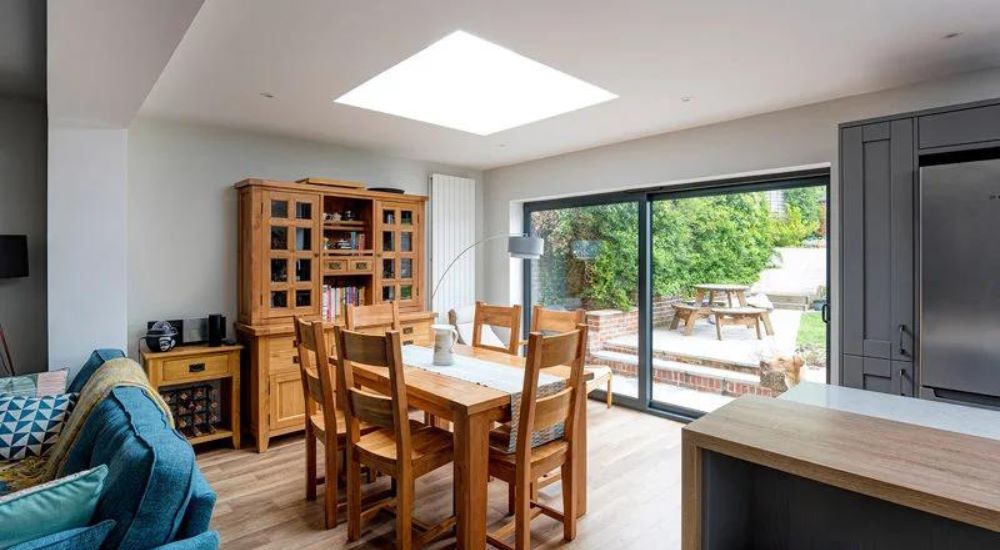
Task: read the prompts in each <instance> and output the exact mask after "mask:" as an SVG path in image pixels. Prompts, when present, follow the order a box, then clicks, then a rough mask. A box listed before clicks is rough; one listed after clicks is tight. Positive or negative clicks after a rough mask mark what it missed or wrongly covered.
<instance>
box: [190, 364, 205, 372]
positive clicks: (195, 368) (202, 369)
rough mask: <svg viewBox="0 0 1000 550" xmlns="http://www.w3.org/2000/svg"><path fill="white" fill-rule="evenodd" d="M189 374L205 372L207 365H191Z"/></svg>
mask: <svg viewBox="0 0 1000 550" xmlns="http://www.w3.org/2000/svg"><path fill="white" fill-rule="evenodd" d="M188 372H205V363H191V364H190V365H188Z"/></svg>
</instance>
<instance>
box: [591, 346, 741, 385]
mask: <svg viewBox="0 0 1000 550" xmlns="http://www.w3.org/2000/svg"><path fill="white" fill-rule="evenodd" d="M600 360H604V361H612V362H615V363H624V364H629V365H635V366H638V364H639V358H638V357H637V356H635V355H629V354H627V353H618V352H614V351H599V352H597V353H594V354H593V360H592V361H593V362H599V361H600ZM653 370H654V371H655V370H664V371H671V372H679V373H684V374H690V375H694V376H702V377H705V378H715V379H718V380H728V381H732V382H740V383H743V384H758V383H760V376H758V375H755V374H749V373H745V372H737V371H732V370H728V369H720V368H715V367H705V366H701V365H691V364H689V363H680V362H678V361H667V360H663V359H655V358H654V359H653ZM653 377H654V378H655V377H656V374H655V373H654V375H653Z"/></svg>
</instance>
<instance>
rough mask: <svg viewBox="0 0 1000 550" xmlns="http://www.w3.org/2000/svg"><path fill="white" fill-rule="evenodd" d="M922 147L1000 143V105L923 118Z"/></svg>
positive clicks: (921, 121) (921, 118) (921, 127)
mask: <svg viewBox="0 0 1000 550" xmlns="http://www.w3.org/2000/svg"><path fill="white" fill-rule="evenodd" d="M919 120H920V122H919V124H920V147H921V148H922V149H923V148H928V147H945V146H948V145H960V144H963V143H976V142H980V141H993V140H1000V105H991V106H988V107H978V108H974V109H962V110H961V111H952V112H950V113H941V114H937V115H927V116H922V117H920V119H919Z"/></svg>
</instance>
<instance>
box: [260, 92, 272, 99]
mask: <svg viewBox="0 0 1000 550" xmlns="http://www.w3.org/2000/svg"><path fill="white" fill-rule="evenodd" d="M260 96H261V97H266V98H268V99H274V94H271V93H267V92H261V93H260Z"/></svg>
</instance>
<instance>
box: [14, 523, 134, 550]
mask: <svg viewBox="0 0 1000 550" xmlns="http://www.w3.org/2000/svg"><path fill="white" fill-rule="evenodd" d="M114 526H115V520H113V519H106V520H104V521H102V522H100V523H98V524H97V525H90V526H88V527H77V528H76V529H69V530H66V531H60V532H58V533H55V534H52V535H48V536H45V537H42V538H38V539H34V540H29V541H28V542H23V543H21V544H18V545H16V546H11V547H10V548H9V549H8V550H36V549H37V550H41V549H43V548H44V549H45V550H97V549H98V548H100V547H101V544H103V543H104V539H106V538H108V533H110V532H111V529H113V528H114Z"/></svg>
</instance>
